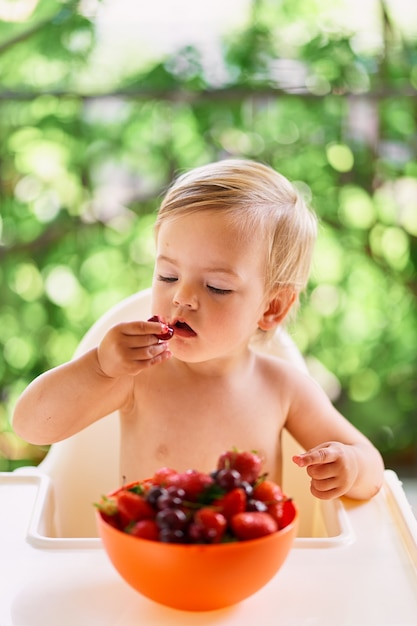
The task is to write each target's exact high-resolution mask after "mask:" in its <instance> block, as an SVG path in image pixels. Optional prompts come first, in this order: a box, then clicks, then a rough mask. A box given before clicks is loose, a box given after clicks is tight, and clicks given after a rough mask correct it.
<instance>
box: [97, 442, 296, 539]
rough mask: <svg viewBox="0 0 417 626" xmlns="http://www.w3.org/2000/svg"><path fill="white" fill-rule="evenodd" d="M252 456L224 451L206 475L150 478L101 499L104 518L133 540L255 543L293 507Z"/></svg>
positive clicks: (162, 473) (166, 472) (166, 473)
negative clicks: (212, 469)
mask: <svg viewBox="0 0 417 626" xmlns="http://www.w3.org/2000/svg"><path fill="white" fill-rule="evenodd" d="M261 468H262V461H261V459H260V457H259V456H258V455H257V454H256V453H254V452H240V451H237V450H229V451H227V452H224V453H223V454H222V455H221V456H220V457H219V459H218V462H217V468H216V470H215V471H213V472H211V473H210V474H205V473H202V472H198V471H196V470H187V471H186V472H176V471H175V470H172V469H169V468H166V467H164V468H161V469H160V470H158V471H157V472H156V473H155V474H154V476H153V477H152V478H150V479H147V480H144V481H138V482H135V483H132V484H130V485H127V486H124V487H122V488H121V489H119V490H118V491H117V492H116V493H115V494H114V495H112V496H109V497H107V496H103V498H102V499H101V501H100V502H99V503H97V504H96V507H97V508H98V510H99V512H100V514H101V516H102V517H103V519H104V520H105V521H106V522H108V523H109V524H111V525H112V526H114V527H115V528H117V529H118V530H121V531H123V532H126V533H128V534H130V535H133V536H135V537H141V538H144V539H150V540H153V541H163V542H167V543H186V544H187V543H188V544H190V543H192V544H194V543H199V544H202V543H203V544H207V543H208V544H211V543H225V542H230V541H242V540H248V539H256V538H258V537H263V536H264V535H269V534H271V533H274V532H276V531H277V530H280V529H282V528H284V527H285V526H287V525H288V524H289V523H290V522H291V521H292V520H293V518H294V515H295V508H294V505H293V503H292V501H291V499H289V498H287V497H286V496H285V495H284V494H283V493H282V491H281V488H280V487H279V486H278V485H277V484H276V483H274V482H272V481H271V480H268V479H267V475H266V474H261Z"/></svg>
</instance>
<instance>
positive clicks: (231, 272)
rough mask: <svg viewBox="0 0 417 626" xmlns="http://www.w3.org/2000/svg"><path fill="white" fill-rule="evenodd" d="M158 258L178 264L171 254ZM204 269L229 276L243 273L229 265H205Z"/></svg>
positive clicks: (158, 259)
mask: <svg viewBox="0 0 417 626" xmlns="http://www.w3.org/2000/svg"><path fill="white" fill-rule="evenodd" d="M156 260H157V261H166V262H167V263H171V264H172V265H175V264H176V263H175V261H174V259H171V258H170V257H169V256H166V255H165V254H160V255H158V256H157V258H156ZM202 269H203V272H208V273H209V274H226V275H228V276H234V277H236V278H241V275H240V274H239V272H236V271H235V270H234V269H232V268H228V267H203V268H202Z"/></svg>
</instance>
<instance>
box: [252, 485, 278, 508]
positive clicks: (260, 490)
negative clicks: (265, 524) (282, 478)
mask: <svg viewBox="0 0 417 626" xmlns="http://www.w3.org/2000/svg"><path fill="white" fill-rule="evenodd" d="M252 497H253V498H255V500H261V502H267V503H268V502H274V501H275V500H281V499H282V491H281V487H279V485H277V484H276V483H274V482H273V481H272V480H262V481H261V482H260V483H258V484H257V485H255V487H254V489H253V494H252Z"/></svg>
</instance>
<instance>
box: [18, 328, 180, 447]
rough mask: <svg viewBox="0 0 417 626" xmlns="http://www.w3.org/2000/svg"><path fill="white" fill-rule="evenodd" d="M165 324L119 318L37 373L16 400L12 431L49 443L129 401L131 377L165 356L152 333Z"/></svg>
mask: <svg viewBox="0 0 417 626" xmlns="http://www.w3.org/2000/svg"><path fill="white" fill-rule="evenodd" d="M164 329H165V330H166V327H165V325H164V324H161V323H160V322H129V323H123V324H118V325H116V326H113V328H111V329H110V330H109V331H108V333H107V334H106V335H105V337H104V338H103V340H102V342H101V343H100V345H99V346H98V348H94V349H93V350H90V351H89V352H87V353H86V354H84V355H82V356H81V357H79V358H77V359H75V360H73V361H70V362H69V363H65V364H64V365H60V366H59V367H56V368H54V369H52V370H50V371H48V372H45V373H44V374H42V375H41V376H39V377H38V378H36V379H35V380H34V381H33V382H32V383H31V384H30V385H29V386H28V387H27V389H26V390H25V391H24V392H23V394H22V395H21V396H20V398H19V400H18V402H17V404H16V408H15V411H14V416H13V428H14V430H15V432H16V433H17V434H18V435H20V436H21V437H22V438H23V439H26V440H27V441H29V442H31V443H34V444H50V443H54V442H56V441H60V440H62V439H65V438H67V437H69V436H70V435H73V434H75V433H76V432H78V431H80V430H82V429H83V428H85V427H86V426H88V425H89V424H92V423H93V422H95V421H96V420H98V419H100V418H101V417H104V416H105V415H108V414H109V413H111V412H113V411H115V410H116V409H120V408H121V407H123V406H128V404H129V402H130V401H131V400H132V390H133V382H134V377H135V376H136V375H137V374H139V372H140V371H141V370H143V369H144V368H146V367H150V366H152V365H155V364H157V363H161V362H162V361H164V360H165V359H167V358H169V357H170V352H169V350H168V349H167V343H166V342H161V341H159V340H158V339H157V337H156V336H155V334H158V333H161V332H164ZM153 333H155V334H153Z"/></svg>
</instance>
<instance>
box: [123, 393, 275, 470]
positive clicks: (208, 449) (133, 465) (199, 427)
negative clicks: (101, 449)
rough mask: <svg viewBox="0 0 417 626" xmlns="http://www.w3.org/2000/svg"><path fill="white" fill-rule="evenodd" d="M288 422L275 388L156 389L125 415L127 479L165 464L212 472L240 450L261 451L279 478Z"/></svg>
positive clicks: (124, 437)
mask: <svg viewBox="0 0 417 626" xmlns="http://www.w3.org/2000/svg"><path fill="white" fill-rule="evenodd" d="M140 391H141V390H140ZM284 420H285V416H284V415H283V411H282V409H281V406H280V402H279V397H278V394H277V392H276V391H274V390H273V389H270V388H257V389H256V390H254V389H253V388H252V389H249V388H247V389H246V388H245V387H244V386H243V387H239V389H236V388H233V385H232V386H231V387H230V388H228V389H226V388H224V385H221V384H219V385H216V384H211V385H207V386H204V385H199V386H196V387H195V388H194V389H190V388H189V387H188V386H185V387H182V386H181V385H178V384H176V383H174V382H172V384H169V383H168V384H166V385H158V384H157V385H153V386H152V387H149V388H148V389H147V393H146V394H144V393H143V392H142V393H140V397H138V399H137V402H136V403H135V406H134V408H133V410H132V411H131V412H130V413H129V414H125V415H122V424H121V426H122V427H121V435H122V439H121V445H122V450H121V458H122V464H123V463H124V466H125V475H129V474H132V473H134V474H135V475H134V476H133V478H132V479H133V480H135V479H136V478H138V477H145V476H149V475H151V474H152V473H153V472H154V471H155V470H156V469H158V468H159V467H162V466H168V467H172V468H174V469H177V470H185V469H191V468H194V469H199V470H201V471H211V470H213V469H214V467H215V463H216V460H217V458H218V457H219V455H220V454H221V453H222V452H224V451H225V450H227V449H230V448H233V447H236V448H238V449H241V450H256V451H257V452H258V453H259V454H261V455H262V457H263V458H264V460H265V461H264V463H265V470H266V471H268V472H269V473H270V474H271V475H275V476H276V475H277V473H278V468H279V462H280V433H281V429H282V425H283V422H284Z"/></svg>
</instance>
